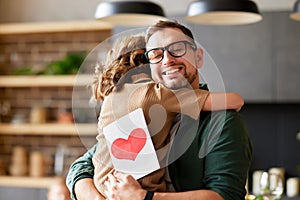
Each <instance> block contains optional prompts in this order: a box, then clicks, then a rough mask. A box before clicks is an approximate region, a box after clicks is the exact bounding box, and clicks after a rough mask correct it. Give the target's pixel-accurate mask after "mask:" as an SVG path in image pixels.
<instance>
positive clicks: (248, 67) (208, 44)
mask: <svg viewBox="0 0 300 200" xmlns="http://www.w3.org/2000/svg"><path fill="white" fill-rule="evenodd" d="M262 14H263V20H262V21H261V22H259V23H256V24H249V25H241V26H204V25H193V24H188V25H189V27H190V28H191V29H192V31H193V32H194V35H195V38H196V40H197V41H199V43H200V44H201V45H202V46H203V47H204V48H205V50H206V51H207V52H208V54H209V55H210V56H211V57H212V59H213V60H214V62H215V63H216V65H217V68H218V70H219V72H220V74H221V75H222V79H223V83H224V86H225V89H226V90H227V91H235V92H238V93H240V94H241V95H242V96H243V97H244V98H245V101H246V102H250V103H256V102H266V103H270V102H299V101H300V92H299V89H298V87H299V85H300V79H299V75H300V62H299V57H300V40H299V35H300V23H299V22H295V21H293V20H291V19H290V18H289V14H290V13H289V12H285V11H282V12H264V13H262ZM204 62H205V60H204ZM210 67H211V66H207V67H206V66H204V67H203V68H202V69H201V70H200V72H201V71H202V72H203V73H204V74H210V76H211V77H210V78H209V79H211V80H216V78H214V76H216V75H217V74H215V73H214V72H213V71H212V72H211V73H209V70H211V69H210ZM205 78H206V77H203V78H202V81H205ZM211 84H212V85H214V84H215V83H214V82H212V83H211ZM208 86H209V85H208Z"/></svg>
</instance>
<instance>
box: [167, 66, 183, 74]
mask: <svg viewBox="0 0 300 200" xmlns="http://www.w3.org/2000/svg"><path fill="white" fill-rule="evenodd" d="M182 69H183V67H179V68H176V69H169V70H166V71H164V72H163V73H162V74H163V75H171V74H174V73H177V72H179V71H181V70H182Z"/></svg>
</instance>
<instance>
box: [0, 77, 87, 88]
mask: <svg viewBox="0 0 300 200" xmlns="http://www.w3.org/2000/svg"><path fill="white" fill-rule="evenodd" d="M91 81H92V77H91V76H90V75H79V76H77V75H55V76H54V75H53V76H47V75H27V76H21V75H20V76H9V75H7V76H0V87H64V86H66V87H67V86H74V85H75V84H76V86H86V85H88V84H90V82H91Z"/></svg>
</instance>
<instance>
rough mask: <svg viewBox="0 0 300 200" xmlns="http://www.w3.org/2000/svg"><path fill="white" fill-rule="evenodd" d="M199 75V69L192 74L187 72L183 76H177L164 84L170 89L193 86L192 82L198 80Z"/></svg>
mask: <svg viewBox="0 0 300 200" xmlns="http://www.w3.org/2000/svg"><path fill="white" fill-rule="evenodd" d="M197 76H198V73H197V70H196V71H195V73H191V74H190V75H188V74H187V73H186V72H185V73H184V75H183V76H182V77H178V78H175V79H174V80H173V81H172V80H169V81H167V82H165V83H164V85H165V86H166V87H167V88H170V89H179V88H192V86H191V84H192V83H193V82H194V81H195V80H196V78H197Z"/></svg>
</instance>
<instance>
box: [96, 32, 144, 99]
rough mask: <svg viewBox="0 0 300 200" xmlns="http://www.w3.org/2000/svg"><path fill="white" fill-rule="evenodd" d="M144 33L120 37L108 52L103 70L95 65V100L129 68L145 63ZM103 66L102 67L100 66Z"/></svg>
mask: <svg viewBox="0 0 300 200" xmlns="http://www.w3.org/2000/svg"><path fill="white" fill-rule="evenodd" d="M144 52H145V37H144V35H136V36H129V37H126V38H121V39H119V40H117V41H116V42H115V43H114V46H113V48H112V49H111V50H110V51H109V52H108V56H107V59H106V63H105V66H104V71H102V70H101V69H100V66H97V67H96V75H97V77H96V80H95V82H94V83H93V86H94V87H93V93H94V98H95V99H96V100H103V99H104V97H105V96H107V95H108V94H109V93H110V92H111V91H112V90H113V88H114V87H115V86H116V84H117V83H118V81H119V79H120V78H121V77H123V76H124V75H125V73H126V72H128V71H129V70H131V69H133V68H135V67H138V66H141V65H144V64H146V63H147V61H146V59H145V57H144ZM102 68H103V67H102Z"/></svg>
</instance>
